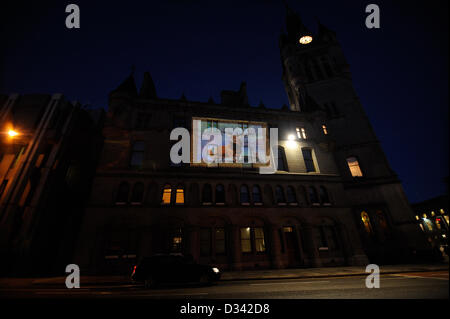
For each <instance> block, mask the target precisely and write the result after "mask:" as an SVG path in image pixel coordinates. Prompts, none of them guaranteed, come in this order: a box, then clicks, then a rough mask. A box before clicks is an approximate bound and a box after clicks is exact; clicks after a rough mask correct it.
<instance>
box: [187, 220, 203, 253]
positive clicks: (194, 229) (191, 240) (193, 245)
mask: <svg viewBox="0 0 450 319" xmlns="http://www.w3.org/2000/svg"><path fill="white" fill-rule="evenodd" d="M187 231H188V247H186V252H187V253H188V254H191V255H192V258H193V259H194V260H195V261H198V258H199V257H200V256H199V251H200V249H199V247H200V242H199V236H198V233H199V227H198V226H188V227H187Z"/></svg>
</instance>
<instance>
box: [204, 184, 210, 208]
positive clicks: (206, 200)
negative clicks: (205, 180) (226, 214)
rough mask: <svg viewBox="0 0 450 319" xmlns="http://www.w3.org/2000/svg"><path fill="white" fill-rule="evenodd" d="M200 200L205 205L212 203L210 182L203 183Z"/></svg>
mask: <svg viewBox="0 0 450 319" xmlns="http://www.w3.org/2000/svg"><path fill="white" fill-rule="evenodd" d="M202 202H203V204H204V205H205V204H206V205H209V204H211V203H212V188H211V185H210V184H205V185H204V186H203V191H202Z"/></svg>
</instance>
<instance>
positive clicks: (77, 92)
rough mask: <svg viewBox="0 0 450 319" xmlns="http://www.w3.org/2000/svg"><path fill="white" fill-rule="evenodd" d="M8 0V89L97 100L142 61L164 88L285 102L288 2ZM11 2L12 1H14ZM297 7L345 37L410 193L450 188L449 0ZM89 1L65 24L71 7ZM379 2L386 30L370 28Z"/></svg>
mask: <svg viewBox="0 0 450 319" xmlns="http://www.w3.org/2000/svg"><path fill="white" fill-rule="evenodd" d="M4 2H7V1H2V4H1V5H0V6H1V7H0V21H1V22H0V26H1V29H0V36H1V37H0V39H1V43H2V44H1V50H0V52H1V53H0V54H1V55H0V93H6V94H9V93H20V94H26V93H63V94H64V95H65V96H66V97H67V98H68V99H69V100H71V101H73V100H78V101H80V102H81V103H82V104H89V105H91V107H95V108H97V107H103V108H105V109H106V107H107V95H108V93H109V92H110V91H111V90H112V89H114V88H116V87H117V86H118V85H119V84H120V82H121V81H123V80H124V79H125V78H126V77H127V76H128V75H129V73H130V71H131V66H132V65H135V66H136V70H135V78H136V81H137V85H138V88H139V87H140V85H141V81H142V76H143V72H145V71H150V72H151V75H152V77H153V79H154V81H155V85H156V89H157V93H158V96H159V97H162V98H173V99H177V98H179V97H181V95H182V93H184V94H185V95H186V97H187V99H188V100H193V101H207V100H208V98H209V97H210V96H212V97H213V99H214V100H215V101H216V102H219V101H220V91H221V90H224V89H226V90H238V89H239V85H240V83H241V81H247V89H248V95H249V102H250V104H251V105H258V104H259V102H260V101H261V100H262V101H263V102H264V104H265V105H266V106H267V107H273V108H279V107H281V105H283V104H287V103H288V100H287V96H286V93H285V91H284V88H283V85H282V81H281V62H280V56H279V48H278V37H279V34H280V30H281V29H282V28H285V8H284V5H283V4H282V2H281V1H275V0H273V1H269V0H267V1H164V2H163V1H161V2H152V1H139V2H138V1H131V0H129V1H105V2H101V1H76V0H75V1H53V2H47V4H45V3H46V2H45V1H33V3H28V2H29V1H26V2H25V1H16V2H15V4H14V7H11V5H9V6H8V7H5V3H4ZM8 2H9V1H8ZM287 2H288V3H289V5H290V6H291V7H292V8H293V9H295V10H296V11H297V12H298V13H299V14H300V15H301V16H302V18H303V21H304V23H305V24H306V25H307V26H308V27H309V28H310V30H312V31H315V30H316V22H315V19H314V17H315V16H317V17H318V18H319V19H320V20H321V22H322V23H323V24H324V25H326V26H328V27H329V28H331V29H333V30H334V31H335V32H336V33H337V36H338V39H339V40H340V43H341V45H342V47H343V50H344V53H345V55H346V56H347V59H348V62H349V63H350V66H351V71H352V74H353V82H354V85H355V88H356V92H357V93H358V95H359V97H360V99H361V102H362V103H363V106H364V108H365V110H366V112H367V114H368V116H369V119H370V120H371V123H372V125H373V127H374V129H375V132H376V134H377V136H378V138H379V139H380V141H381V143H382V146H383V148H384V150H385V152H386V155H387V157H388V160H389V162H390V164H391V166H392V168H393V169H394V170H395V171H396V172H397V173H398V175H399V177H400V179H401V180H402V182H403V185H404V188H405V191H406V194H407V196H408V198H409V200H410V201H411V202H417V201H421V200H425V199H428V198H431V197H433V196H438V195H441V194H443V193H445V192H446V189H447V187H446V184H445V182H444V178H445V177H446V176H448V1H417V2H416V1H397V0H396V1H392V0H389V1H379V0H376V1H372V0H371V1H368V0H367V1H361V0H359V1H356V0H354V1H331V0H330V1H324V0H315V1H299V0H288V1H287ZM70 3H75V4H77V5H79V7H80V10H81V28H80V29H67V28H66V27H65V19H66V16H67V15H68V14H67V13H65V7H66V5H68V4H70ZM370 3H376V4H378V5H379V7H380V10H381V29H367V28H366V27H365V23H364V21H365V18H366V15H367V14H366V13H365V7H366V5H368V4H370Z"/></svg>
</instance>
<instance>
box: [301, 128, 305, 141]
mask: <svg viewBox="0 0 450 319" xmlns="http://www.w3.org/2000/svg"><path fill="white" fill-rule="evenodd" d="M302 137H303V139H304V140H306V131H305V129H304V128H303V127H302Z"/></svg>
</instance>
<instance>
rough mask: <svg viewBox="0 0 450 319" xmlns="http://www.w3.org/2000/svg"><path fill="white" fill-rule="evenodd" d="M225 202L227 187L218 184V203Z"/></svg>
mask: <svg viewBox="0 0 450 319" xmlns="http://www.w3.org/2000/svg"><path fill="white" fill-rule="evenodd" d="M224 203H225V188H224V187H223V185H222V184H218V185H216V204H224Z"/></svg>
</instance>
